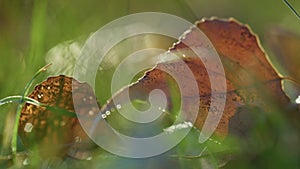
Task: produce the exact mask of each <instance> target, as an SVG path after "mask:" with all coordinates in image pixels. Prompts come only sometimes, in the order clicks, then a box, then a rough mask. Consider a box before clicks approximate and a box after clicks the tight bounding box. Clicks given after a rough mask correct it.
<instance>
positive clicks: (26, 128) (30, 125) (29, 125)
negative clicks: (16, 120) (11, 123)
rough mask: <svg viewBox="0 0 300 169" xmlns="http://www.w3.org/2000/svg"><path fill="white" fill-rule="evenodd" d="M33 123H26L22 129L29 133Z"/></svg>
mask: <svg viewBox="0 0 300 169" xmlns="http://www.w3.org/2000/svg"><path fill="white" fill-rule="evenodd" d="M32 128H33V125H32V123H26V124H25V127H24V131H25V132H27V133H30V132H31V131H32Z"/></svg>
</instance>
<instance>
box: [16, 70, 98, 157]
mask: <svg viewBox="0 0 300 169" xmlns="http://www.w3.org/2000/svg"><path fill="white" fill-rule="evenodd" d="M72 85H73V86H72ZM72 87H73V89H72ZM72 96H74V101H73V99H72ZM29 97H31V98H33V99H35V100H37V101H39V102H41V103H43V104H45V105H47V106H51V107H53V108H60V109H62V110H65V111H69V112H70V113H71V114H73V116H68V115H66V114H63V113H62V112H60V111H61V110H56V111H57V112H54V111H53V110H52V109H51V110H49V109H47V108H46V107H42V106H36V105H32V104H29V103H26V104H25V105H24V107H23V109H22V111H21V117H20V120H19V136H20V138H21V141H22V143H23V144H24V146H25V147H26V148H29V149H32V148H33V147H34V146H36V147H35V148H37V150H38V151H39V152H40V154H41V155H42V157H51V156H65V155H66V154H69V155H71V156H73V157H75V158H86V156H85V152H86V151H87V150H90V149H92V148H93V147H95V144H93V143H92V141H91V140H90V139H89V137H88V136H87V134H86V133H85V131H84V130H83V129H82V127H81V125H80V123H79V121H78V119H77V116H76V114H75V110H74V102H75V104H77V105H78V107H79V109H78V111H77V112H79V114H80V115H85V116H87V117H91V118H95V116H96V115H97V113H98V111H99V110H98V107H92V105H95V104H97V103H95V102H96V96H95V94H94V92H93V89H92V88H91V87H90V86H89V85H88V84H87V83H80V82H78V81H76V80H75V79H73V78H70V77H66V76H63V75H60V76H56V77H49V78H48V79H47V80H45V81H44V82H42V83H41V84H39V85H37V86H36V87H35V89H34V91H33V92H32V93H31V94H30V95H29ZM76 110H77V109H76Z"/></svg>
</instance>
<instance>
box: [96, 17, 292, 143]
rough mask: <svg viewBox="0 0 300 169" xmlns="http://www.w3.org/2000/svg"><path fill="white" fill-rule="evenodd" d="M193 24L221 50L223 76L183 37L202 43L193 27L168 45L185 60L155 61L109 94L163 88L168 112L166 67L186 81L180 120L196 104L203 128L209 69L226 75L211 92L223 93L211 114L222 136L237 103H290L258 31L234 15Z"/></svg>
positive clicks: (140, 95) (137, 95)
mask: <svg viewBox="0 0 300 169" xmlns="http://www.w3.org/2000/svg"><path fill="white" fill-rule="evenodd" d="M196 25H197V27H198V28H200V29H201V30H202V31H203V32H204V33H205V34H206V36H207V37H208V38H209V39H210V41H211V42H212V44H213V46H214V47H215V48H216V50H217V52H218V53H219V55H220V58H221V61H222V63H223V66H224V69H225V73H226V77H224V76H222V75H220V74H219V72H218V71H217V70H216V69H214V67H209V68H208V69H206V68H205V66H204V64H203V62H202V61H201V60H200V59H199V58H198V57H197V56H196V55H195V53H194V52H193V51H192V50H191V49H190V48H189V47H187V46H186V45H185V44H184V43H183V42H182V41H188V42H189V44H191V43H192V44H193V45H192V47H199V48H201V47H205V46H203V45H204V43H203V42H201V41H199V40H198V39H197V37H195V35H194V33H195V32H196V31H195V28H192V29H191V30H190V31H188V33H186V34H185V35H184V38H182V41H180V42H178V43H177V44H175V45H174V46H173V47H172V48H171V49H170V51H171V52H173V53H174V54H176V55H179V57H181V58H182V60H183V62H182V61H178V60H173V61H166V62H163V63H159V64H157V65H156V67H154V68H153V69H152V70H150V71H147V72H146V73H145V75H144V76H143V77H142V78H141V79H140V80H138V82H136V83H134V84H132V85H130V86H129V87H126V88H124V89H123V90H121V91H120V92H119V93H117V94H116V95H115V96H113V98H114V99H115V100H120V101H122V100H124V99H125V98H124V96H125V93H126V92H128V91H129V93H130V99H131V100H135V99H144V100H147V98H148V95H149V94H150V92H151V91H152V90H153V89H161V90H162V91H164V93H165V94H166V96H167V100H168V104H167V111H168V112H173V111H174V107H175V105H172V103H173V101H172V99H174V98H172V97H171V95H170V93H171V92H172V91H170V88H174V86H175V87H176V81H175V79H174V78H173V77H172V76H171V75H170V74H168V73H166V72H164V71H163V70H168V72H169V73H170V72H171V74H172V75H176V77H178V79H179V80H180V81H182V82H183V84H184V85H183V86H184V87H183V90H185V95H184V96H183V103H184V109H183V112H182V114H183V117H184V119H185V120H187V121H189V120H190V119H191V118H192V117H194V116H195V114H192V113H191V112H194V111H195V110H198V109H199V112H198V114H197V119H196V122H195V124H194V125H195V126H196V127H197V128H198V129H201V128H202V127H203V124H204V122H205V120H206V118H207V116H208V110H209V107H210V104H211V101H212V100H215V99H216V98H213V97H212V96H211V92H212V91H211V84H210V81H209V77H208V73H210V74H211V75H212V76H214V79H215V80H218V79H222V78H226V84H227V90H226V93H219V95H218V96H214V97H223V96H224V94H226V106H225V109H224V113H223V111H221V110H218V108H215V109H213V111H212V113H214V114H222V113H223V114H222V118H221V120H220V123H219V124H218V126H217V128H216V130H215V135H216V136H220V137H222V138H224V137H225V136H226V135H227V134H228V125H229V121H230V119H231V118H232V117H233V116H234V115H235V112H236V111H237V109H238V108H239V107H240V106H243V105H246V104H247V105H253V106H259V107H262V108H263V109H264V110H266V111H270V108H271V107H272V106H270V104H272V103H273V104H274V103H278V104H277V105H281V104H287V103H288V102H289V100H288V98H287V97H286V95H285V93H284V92H283V91H282V86H281V77H280V76H279V75H278V74H277V72H276V71H275V70H274V68H273V67H272V65H271V64H270V63H269V61H268V59H267V56H266V54H265V53H264V51H263V50H262V48H261V46H260V44H259V40H258V38H257V36H256V35H255V34H253V33H252V31H251V30H250V28H249V27H248V26H246V25H243V24H241V23H239V22H237V21H236V20H234V19H229V20H220V19H205V20H202V21H201V22H198V23H196ZM204 61H205V60H204ZM189 70H191V71H192V74H189V73H188V72H189ZM193 78H195V79H196V82H197V84H198V90H197V89H194V88H193V87H192V84H191V83H190V81H191V79H193ZM214 83H218V81H214ZM171 86H173V87H171ZM177 87H178V86H177ZM196 91H198V92H196ZM177 92H178V91H177ZM195 98H196V99H195ZM270 98H275V99H270ZM199 99H200V106H199V107H197V106H195V105H197V104H196V102H197V101H198V100H199ZM111 107H113V102H112V100H110V101H109V102H108V103H107V104H106V105H105V106H104V107H102V111H105V110H106V109H110V108H111ZM213 108H214V107H213ZM208 125H209V124H208Z"/></svg>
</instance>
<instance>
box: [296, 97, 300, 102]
mask: <svg viewBox="0 0 300 169" xmlns="http://www.w3.org/2000/svg"><path fill="white" fill-rule="evenodd" d="M295 102H296V103H297V104H300V96H298V98H297V99H296V100H295Z"/></svg>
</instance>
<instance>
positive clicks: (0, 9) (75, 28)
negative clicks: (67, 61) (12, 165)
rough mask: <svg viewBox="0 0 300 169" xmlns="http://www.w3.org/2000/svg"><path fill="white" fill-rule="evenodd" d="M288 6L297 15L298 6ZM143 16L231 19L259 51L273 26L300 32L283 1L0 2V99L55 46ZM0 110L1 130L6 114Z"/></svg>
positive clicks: (19, 87) (12, 91) (29, 74)
mask: <svg viewBox="0 0 300 169" xmlns="http://www.w3.org/2000/svg"><path fill="white" fill-rule="evenodd" d="M290 2H291V4H292V5H293V6H294V7H295V8H296V9H298V10H300V3H299V1H298V2H296V0H290ZM146 11H148V12H165V13H169V14H174V15H177V16H179V17H182V18H185V19H187V20H188V21H190V22H195V21H196V20H200V19H201V18H203V17H212V16H216V17H220V18H229V17H234V18H236V19H237V20H239V21H240V22H242V23H245V24H248V25H250V27H251V28H252V30H253V31H254V32H255V33H257V34H258V35H259V37H260V40H261V41H262V44H263V46H264V39H263V37H264V35H265V32H268V30H269V28H270V27H272V26H274V25H280V26H282V27H284V28H287V29H290V30H292V31H295V32H298V33H300V29H299V28H300V22H299V19H298V18H297V17H296V16H295V15H294V14H293V13H292V12H291V10H290V9H289V8H288V7H287V6H286V5H285V4H284V2H283V1H281V0H275V1H274V0H264V1H261V0H252V1H250V0H248V1H241V0H212V1H211V0H151V1H141V0H124V1H122V0H121V1H120V0H91V1H83V0H81V1H78V0H64V1H61V0H51V1H47V0H12V1H9V0H0V98H4V97H6V96H10V95H19V94H21V93H22V91H23V90H24V87H25V85H26V83H27V82H28V81H29V80H30V79H31V78H32V76H33V74H34V73H35V72H36V71H37V70H38V69H39V68H40V67H42V66H44V65H45V64H46V63H45V55H46V53H47V51H49V49H51V48H52V47H54V46H56V45H57V44H59V43H61V42H64V41H67V40H72V39H78V38H80V37H87V36H88V35H90V34H91V33H92V32H94V31H96V30H98V29H99V28H100V27H101V26H103V25H105V24H106V23H108V22H110V21H113V20H115V19H117V18H119V17H122V16H124V15H128V14H132V13H137V12H146ZM174 29H175V28H174ZM264 47H265V46H264ZM266 50H267V51H268V49H266ZM271 57H272V56H271ZM43 78H45V77H42V78H41V79H43ZM0 110H1V112H0V130H1V131H2V128H3V124H4V121H5V117H6V113H7V111H4V108H1V109H0Z"/></svg>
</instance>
